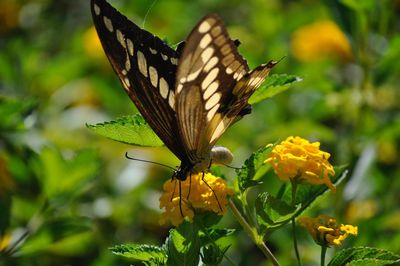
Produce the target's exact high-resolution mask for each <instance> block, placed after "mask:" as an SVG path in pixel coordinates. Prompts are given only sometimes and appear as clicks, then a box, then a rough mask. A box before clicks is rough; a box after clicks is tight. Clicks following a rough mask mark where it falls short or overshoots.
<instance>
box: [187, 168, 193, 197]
mask: <svg viewBox="0 0 400 266" xmlns="http://www.w3.org/2000/svg"><path fill="white" fill-rule="evenodd" d="M191 189H192V172H190V175H189V191H188V194H187V197H186V199H187V200H189V196H190V190H191Z"/></svg>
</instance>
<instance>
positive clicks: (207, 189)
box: [160, 173, 233, 226]
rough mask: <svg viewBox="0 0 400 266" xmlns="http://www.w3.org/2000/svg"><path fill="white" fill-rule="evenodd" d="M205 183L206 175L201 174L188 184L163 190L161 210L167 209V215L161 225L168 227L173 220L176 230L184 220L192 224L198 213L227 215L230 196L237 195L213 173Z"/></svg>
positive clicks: (168, 184) (174, 183) (175, 182)
mask: <svg viewBox="0 0 400 266" xmlns="http://www.w3.org/2000/svg"><path fill="white" fill-rule="evenodd" d="M204 180H205V182H204V181H203V173H198V174H196V175H193V176H192V177H188V178H187V179H186V180H185V181H179V180H168V181H167V182H165V183H164V186H163V188H164V191H165V193H164V194H163V195H162V196H161V197H160V208H165V212H164V213H163V214H162V217H161V220H160V223H161V224H165V223H166V222H167V221H168V220H170V221H171V223H172V224H173V225H174V226H178V225H179V224H180V223H182V221H183V219H184V217H187V218H188V219H189V220H190V221H192V219H193V216H194V213H195V210H196V211H212V212H215V213H217V214H218V215H223V214H224V213H225V211H226V205H227V203H228V199H227V196H228V195H233V191H232V190H231V189H230V188H228V187H227V185H226V183H225V181H224V180H223V179H221V178H219V177H215V176H213V175H212V174H210V173H206V174H205V175H204ZM179 182H180V184H179ZM179 187H180V188H179ZM211 188H212V190H211ZM179 190H180V191H179ZM180 195H182V197H180ZM181 209H182V213H181ZM182 214H183V216H182Z"/></svg>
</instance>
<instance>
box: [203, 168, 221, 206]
mask: <svg viewBox="0 0 400 266" xmlns="http://www.w3.org/2000/svg"><path fill="white" fill-rule="evenodd" d="M201 180H203V182H204V184H206V185H207V187H208V188H209V189H210V190H211V191H212V193H213V194H214V197H215V199H216V200H217V203H218V207H219V209H220V211H221V212H222V207H221V204H220V203H219V200H218V197H217V194H215V191H214V189H212V187H211V186H210V185H209V184H208V183H207V182H206V180H205V179H204V171H203V176H202V177H201Z"/></svg>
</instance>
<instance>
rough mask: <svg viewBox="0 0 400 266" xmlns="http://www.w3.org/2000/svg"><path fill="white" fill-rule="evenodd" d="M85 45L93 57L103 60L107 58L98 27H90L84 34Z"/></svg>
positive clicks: (87, 52)
mask: <svg viewBox="0 0 400 266" xmlns="http://www.w3.org/2000/svg"><path fill="white" fill-rule="evenodd" d="M83 47H84V49H85V52H86V54H87V55H88V56H90V57H91V58H94V59H97V60H99V59H100V60H103V59H104V58H105V56H104V52H103V47H102V46H101V43H100V40H99V37H98V36H97V32H96V28H95V27H94V26H92V27H90V28H89V29H88V30H86V32H85V33H84V35H83Z"/></svg>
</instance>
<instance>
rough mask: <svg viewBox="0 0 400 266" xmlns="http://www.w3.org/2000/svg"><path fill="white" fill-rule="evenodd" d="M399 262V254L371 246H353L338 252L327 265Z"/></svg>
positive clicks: (350, 265) (374, 265)
mask: <svg viewBox="0 0 400 266" xmlns="http://www.w3.org/2000/svg"><path fill="white" fill-rule="evenodd" d="M395 263H400V255H397V254H394V253H393V252H390V251H387V250H384V249H377V248H371V247H353V248H348V249H344V250H342V251H340V252H338V253H337V254H336V255H335V256H334V257H333V258H332V260H331V261H330V262H329V264H328V266H341V265H346V266H356V265H357V266H361V265H363V266H365V265H367V266H380V265H393V264H395Z"/></svg>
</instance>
